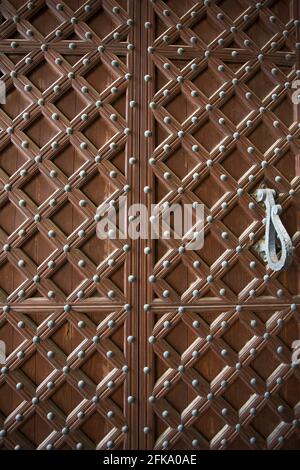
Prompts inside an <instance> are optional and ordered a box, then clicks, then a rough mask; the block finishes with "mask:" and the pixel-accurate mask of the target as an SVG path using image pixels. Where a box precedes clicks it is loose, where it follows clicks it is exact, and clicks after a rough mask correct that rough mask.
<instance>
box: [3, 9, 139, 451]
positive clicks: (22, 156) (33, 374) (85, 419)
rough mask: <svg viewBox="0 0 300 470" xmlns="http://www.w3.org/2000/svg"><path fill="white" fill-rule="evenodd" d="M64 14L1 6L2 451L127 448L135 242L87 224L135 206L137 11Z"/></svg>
mask: <svg viewBox="0 0 300 470" xmlns="http://www.w3.org/2000/svg"><path fill="white" fill-rule="evenodd" d="M60 5H61V3H60V2H58V1H37V2H33V3H25V2H15V1H12V2H10V1H3V2H1V13H2V16H3V20H4V21H3V22H2V25H1V38H0V42H1V46H0V48H1V51H2V52H3V54H2V55H1V71H2V80H4V82H5V84H6V88H7V102H6V104H5V105H3V106H1V110H0V122H1V124H0V127H1V128H2V132H1V142H0V146H1V154H0V162H1V170H0V171H1V173H0V179H1V195H0V204H1V216H0V217H1V221H0V223H1V232H0V238H1V248H2V249H1V255H0V257H1V259H0V264H1V267H0V269H1V280H0V287H1V290H0V301H1V304H2V306H3V311H2V309H1V319H0V325H1V330H0V331H1V338H2V336H3V338H4V339H5V341H6V342H7V344H8V358H7V364H6V366H7V370H5V369H4V370H3V372H4V373H3V374H1V379H0V391H1V399H0V410H1V415H0V420H1V426H0V427H1V429H4V430H5V431H6V436H5V438H3V439H1V443H0V445H1V448H3V449H13V448H18V446H20V447H21V448H25V449H32V448H37V449H48V448H53V449H75V448H84V449H105V448H107V447H113V448H120V449H121V448H132V447H133V448H134V447H136V446H137V437H136V434H135V432H134V430H135V429H136V426H137V413H136V412H135V407H136V404H135V403H136V399H137V396H136V395H137V388H136V384H137V378H136V376H135V374H134V373H133V367H132V366H133V364H135V360H134V357H135V356H136V355H137V351H136V350H137V346H136V344H135V342H130V341H128V340H127V338H131V337H132V338H136V335H137V331H136V328H137V325H136V320H135V319H136V316H137V315H136V313H135V312H136V308H137V301H136V299H137V296H136V293H135V290H134V288H133V286H132V284H129V282H128V276H129V275H130V274H135V271H136V263H137V253H136V247H135V246H131V241H130V240H122V241H116V243H113V242H112V241H104V240H99V239H98V238H97V237H96V223H97V221H96V220H95V219H94V217H95V215H96V209H97V207H98V206H99V205H101V204H103V203H105V202H108V201H111V200H113V199H117V198H118V196H119V195H121V194H125V189H124V188H125V187H126V185H129V187H131V188H132V190H131V192H130V193H129V194H128V200H129V201H131V199H132V198H133V199H136V198H137V195H135V191H136V190H135V188H136V187H137V184H136V181H137V177H136V176H135V175H134V173H133V171H132V169H131V166H130V165H129V164H128V160H129V158H130V157H131V156H132V155H134V154H135V153H136V152H137V147H138V142H137V140H134V136H136V135H137V131H138V121H137V120H134V110H133V109H132V108H130V107H129V106H128V103H129V102H130V101H132V100H136V99H137V97H136V96H135V93H136V92H135V86H134V80H133V79H131V77H132V74H133V70H134V69H135V68H136V65H135V60H136V59H135V58H134V54H133V52H132V50H131V46H130V44H131V43H133V42H135V41H136V35H137V30H136V29H133V28H132V24H133V23H134V21H135V15H136V14H138V10H136V9H135V8H133V5H132V3H130V2H129V3H128V4H127V2H122V1H121V2H116V1H114V0H113V1H110V0H108V1H106V0H104V1H103V2H102V1H92V2H90V3H89V4H86V2H82V1H80V0H78V1H77V0H73V1H67V2H65V3H64V4H63V7H62V8H61V7H60ZM7 129H10V130H8V131H7ZM112 172H115V175H116V177H115V178H111V174H112ZM126 245H129V246H128V250H127V249H126V250H124V246H125V248H126ZM20 384H21V385H20ZM130 397H132V400H131V398H130ZM32 399H33V402H32Z"/></svg>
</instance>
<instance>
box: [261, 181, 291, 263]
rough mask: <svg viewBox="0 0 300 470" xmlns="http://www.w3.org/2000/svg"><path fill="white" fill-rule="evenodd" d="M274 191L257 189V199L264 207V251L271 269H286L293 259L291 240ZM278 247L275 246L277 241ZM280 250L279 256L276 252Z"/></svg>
mask: <svg viewBox="0 0 300 470" xmlns="http://www.w3.org/2000/svg"><path fill="white" fill-rule="evenodd" d="M275 196H276V191H275V190H274V189H269V188H265V189H259V190H258V191H257V200H258V201H259V202H263V203H264V205H265V207H266V222H265V253H266V258H267V263H268V265H269V267H270V268H271V269H272V270H273V271H283V270H286V269H288V267H289V266H290V265H291V263H292V259H293V245H292V240H291V238H290V236H289V234H288V232H287V231H286V229H285V227H284V225H283V223H282V222H281V220H280V214H281V212H282V207H281V206H280V205H279V204H276V203H275ZM278 241H279V243H280V248H279V250H278V248H277V242H278ZM278 251H279V252H280V257H279V256H278V254H277V252H278Z"/></svg>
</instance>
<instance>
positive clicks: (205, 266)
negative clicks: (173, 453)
mask: <svg viewBox="0 0 300 470" xmlns="http://www.w3.org/2000/svg"><path fill="white" fill-rule="evenodd" d="M296 9H297V5H296V2H289V1H266V2H261V3H257V2H254V1H253V2H252V1H243V0H241V1H240V0H239V1H236V0H223V1H217V2H214V1H204V2H193V1H189V0H186V1H184V0H183V1H176V0H170V1H165V2H163V1H161V0H156V1H152V2H149V3H148V7H147V9H146V8H145V9H143V10H142V14H143V20H142V24H144V25H145V29H144V31H143V33H142V34H143V41H142V44H143V45H144V42H145V43H146V44H145V48H147V49H148V56H146V55H145V56H143V58H144V60H143V75H144V76H145V82H144V84H143V88H142V98H143V103H142V105H143V106H144V110H145V112H144V115H143V118H144V121H143V125H142V126H141V128H142V130H143V131H146V134H145V137H144V139H143V144H142V145H144V147H143V148H144V151H142V154H145V155H147V158H148V159H149V164H148V167H147V172H146V174H145V175H144V179H143V183H142V185H143V186H149V187H150V188H151V189H152V191H151V193H149V192H148V193H147V194H146V195H145V196H143V200H144V201H145V202H146V203H148V204H149V203H150V202H152V203H155V204H160V205H162V204H164V203H169V204H172V203H175V202H180V203H193V202H198V203H203V204H205V216H206V223H205V242H204V248H203V249H201V250H199V251H187V250H185V249H184V241H183V242H181V240H173V239H171V240H164V241H162V240H159V241H158V242H156V243H152V244H151V245H149V243H148V244H145V246H144V247H146V245H147V246H148V247H149V248H151V253H152V256H151V255H149V249H146V253H148V254H145V255H144V258H145V260H144V263H143V269H142V275H141V277H142V278H143V279H148V285H147V290H145V291H141V294H142V292H143V293H144V295H143V294H142V302H141V304H143V305H144V310H145V312H144V317H143V328H142V332H143V335H141V338H140V341H141V346H140V351H141V362H142V364H141V366H143V367H144V382H143V392H142V395H143V396H144V395H146V396H147V397H148V403H147V404H146V405H145V404H144V403H141V420H142V423H141V426H142V427H143V433H144V438H143V443H144V444H143V445H144V446H145V447H147V448H153V447H154V448H157V449H161V448H166V449H193V448H195V449H209V448H211V449H223V448H228V449H241V448H249V449H257V448H259V449H266V448H268V449H270V448H276V449H277V448H299V445H300V435H299V429H298V428H297V426H298V421H297V418H299V398H300V390H299V372H298V370H297V369H296V368H295V366H293V365H291V344H292V342H293V340H295V339H297V338H298V336H299V328H298V324H299V323H298V322H299V314H298V312H297V305H296V304H297V303H298V302H299V277H298V276H299V274H298V261H299V260H298V258H297V255H298V253H297V250H298V246H299V245H298V244H299V236H298V233H299V232H297V229H298V226H297V215H296V209H297V207H298V206H297V204H298V203H297V202H296V201H297V193H298V192H299V178H297V177H296V166H295V165H296V157H297V155H298V153H299V141H298V139H299V128H298V125H297V124H298V123H297V122H296V121H297V116H296V114H295V115H294V114H293V104H292V101H291V93H292V90H291V83H292V81H293V80H295V79H297V77H298V75H299V72H296V70H297V67H299V53H298V45H299V44H298V45H297V41H298V40H299V32H298V26H299V21H295V20H297V18H298V16H297V11H296ZM147 77H148V78H147ZM149 77H151V80H150V78H149ZM259 187H270V188H274V189H275V190H276V191H277V193H279V194H280V196H279V201H280V203H281V204H282V206H283V212H284V215H283V219H284V223H285V224H286V226H287V228H288V231H289V233H290V234H291V235H294V238H293V242H294V246H295V256H294V259H295V261H294V264H293V266H292V267H291V268H290V269H289V270H288V271H287V272H284V273H283V272H282V273H274V272H272V271H270V270H268V269H266V266H265V262H264V261H263V260H262V259H261V257H260V256H259V255H258V253H257V246H256V245H257V243H258V241H259V240H260V239H261V238H262V236H263V233H264V226H263V223H262V219H263V218H264V210H263V208H262V207H260V206H259V205H258V204H257V203H256V199H255V197H254V193H255V191H256V189H257V188H259ZM141 194H142V191H141ZM147 342H148V345H147V346H144V345H145V344H146V343H147Z"/></svg>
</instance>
